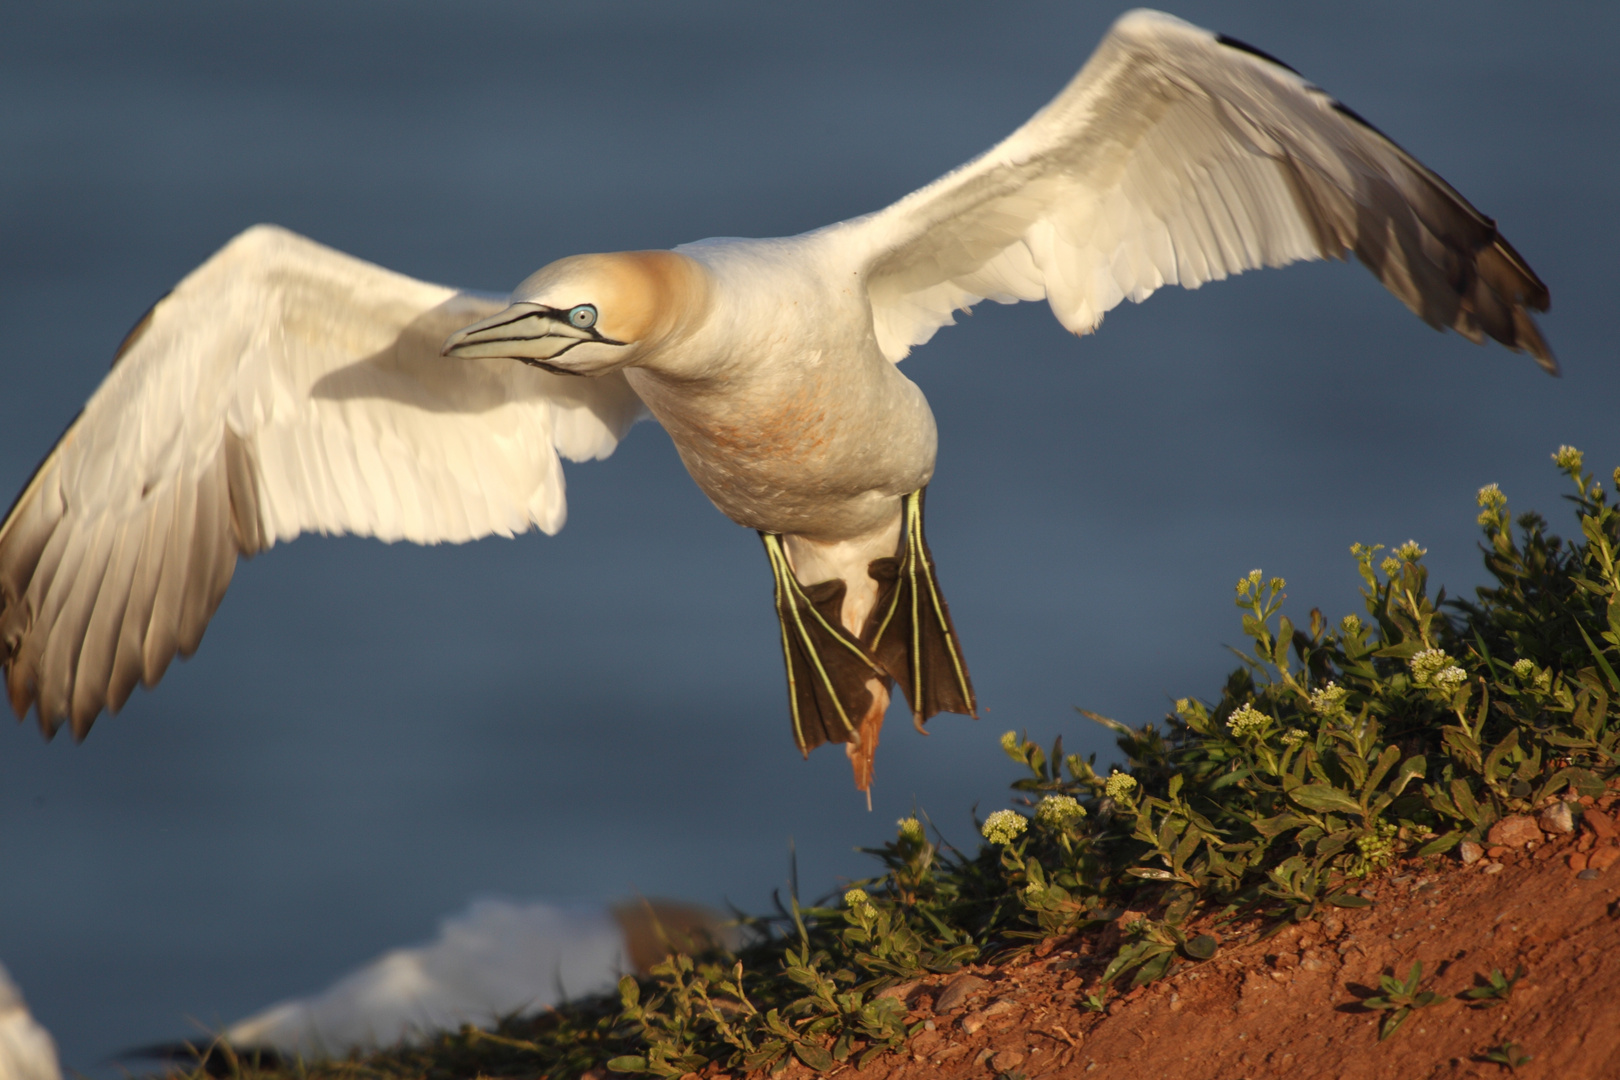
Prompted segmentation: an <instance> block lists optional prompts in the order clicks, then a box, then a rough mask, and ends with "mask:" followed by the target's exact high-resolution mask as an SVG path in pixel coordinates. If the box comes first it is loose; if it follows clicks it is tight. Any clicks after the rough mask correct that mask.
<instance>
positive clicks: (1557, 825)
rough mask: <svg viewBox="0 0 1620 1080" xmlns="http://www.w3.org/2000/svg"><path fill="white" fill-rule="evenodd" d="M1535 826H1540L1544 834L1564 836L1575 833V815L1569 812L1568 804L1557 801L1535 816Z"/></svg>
mask: <svg viewBox="0 0 1620 1080" xmlns="http://www.w3.org/2000/svg"><path fill="white" fill-rule="evenodd" d="M1536 824H1537V825H1539V826H1541V831H1542V832H1544V833H1552V834H1554V835H1555V836H1566V835H1568V834H1569V833H1572V832H1574V831H1575V815H1574V813H1573V812H1571V811H1570V808H1569V803H1567V802H1564V801H1563V800H1559V801H1558V802H1555V803H1553V804H1552V805H1551V806H1549V807H1547V808H1546V809H1545V810H1543V811H1542V812H1541V813H1540V814H1538V815H1537V816H1536Z"/></svg>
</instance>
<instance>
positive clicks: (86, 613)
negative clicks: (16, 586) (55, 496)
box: [38, 519, 113, 729]
mask: <svg viewBox="0 0 1620 1080" xmlns="http://www.w3.org/2000/svg"><path fill="white" fill-rule="evenodd" d="M112 532H113V529H112V527H111V523H110V522H107V521H106V520H105V519H103V520H102V521H101V522H98V523H97V525H96V527H95V528H94V529H92V530H87V531H86V532H82V533H80V534H78V535H79V536H82V537H83V540H82V542H80V543H78V544H70V545H69V547H68V549H67V551H66V552H65V553H64V555H63V560H62V569H63V571H65V572H64V573H59V574H58V575H57V577H56V580H55V581H54V582H53V583H52V589H51V592H50V594H49V597H48V599H47V603H46V604H45V605H44V607H43V608H42V609H41V619H40V623H41V626H40V634H41V636H42V637H43V638H44V648H43V649H42V650H41V653H40V659H39V683H38V687H39V704H38V708H39V715H40V717H41V719H46V720H48V722H49V723H50V725H51V727H52V728H53V729H54V728H55V727H57V726H58V725H59V724H60V723H61V722H62V721H63V720H64V719H71V717H72V712H73V678H74V675H75V673H76V672H77V670H78V663H79V655H80V651H81V649H80V646H81V643H82V641H83V635H84V631H85V627H86V626H87V625H88V624H89V622H90V615H91V612H92V611H93V610H94V606H95V602H96V594H97V593H98V592H99V591H100V589H101V582H102V579H103V578H104V577H105V576H106V573H107V560H108V558H109V557H110V555H111V554H112V551H111V549H112ZM47 627H48V628H49V629H48V630H47V629H46V628H47Z"/></svg>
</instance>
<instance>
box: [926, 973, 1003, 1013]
mask: <svg viewBox="0 0 1620 1080" xmlns="http://www.w3.org/2000/svg"><path fill="white" fill-rule="evenodd" d="M989 986H990V984H989V983H987V982H985V981H984V980H983V979H981V978H979V977H978V976H977V975H958V976H957V977H956V978H954V979H952V980H951V983H950V985H949V986H947V987H945V991H944V992H943V993H942V994H940V995H939V1000H938V1001H936V1002H934V1011H935V1012H937V1013H948V1012H950V1011H951V1010H952V1009H959V1008H961V1007H962V1006H963V1005H965V1004H967V999H968V998H970V997H972V996H973V995H974V994H980V993H983V992H984V991H985V990H987V989H988V988H989Z"/></svg>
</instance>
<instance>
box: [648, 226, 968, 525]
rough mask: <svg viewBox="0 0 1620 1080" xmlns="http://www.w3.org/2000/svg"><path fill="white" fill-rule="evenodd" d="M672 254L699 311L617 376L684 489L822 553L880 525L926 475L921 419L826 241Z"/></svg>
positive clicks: (858, 292) (719, 243) (927, 430)
mask: <svg viewBox="0 0 1620 1080" xmlns="http://www.w3.org/2000/svg"><path fill="white" fill-rule="evenodd" d="M676 252H677V253H678V254H681V255H683V256H685V257H687V258H690V259H692V260H693V261H694V262H695V263H697V264H699V265H700V266H701V267H702V272H703V273H705V274H707V275H708V276H709V277H710V278H711V279H712V281H713V285H712V288H711V292H712V295H713V297H714V299H713V301H712V305H713V306H712V307H711V309H710V311H709V315H708V318H707V320H706V321H705V323H704V325H703V327H702V328H701V329H700V330H698V331H697V332H695V333H694V334H693V335H692V336H691V338H690V339H688V340H686V341H683V342H682V343H681V344H680V345H679V346H678V347H676V348H672V349H668V350H661V351H660V353H659V354H658V356H656V357H655V358H652V359H649V360H648V361H646V362H645V363H642V364H638V365H636V366H633V367H630V368H627V369H626V371H625V376H626V378H627V379H629V381H630V386H631V388H632V389H634V390H635V391H636V393H637V395H638V396H640V398H641V400H642V401H644V402H646V404H647V408H648V411H650V412H651V413H652V414H653V416H654V417H656V418H657V420H658V422H659V423H660V424H662V425H663V426H664V429H665V430H666V431H668V432H669V435H670V438H671V439H672V440H673V441H674V443H675V447H676V449H677V450H679V451H680V455H681V460H682V461H683V462H685V464H686V468H687V471H688V472H690V473H691V474H692V479H693V480H695V481H697V485H698V487H700V488H701V489H702V490H703V493H704V494H705V495H707V496H708V497H709V498H710V499H711V500H713V502H714V504H715V505H716V506H717V507H719V508H720V510H721V512H722V513H724V514H725V515H726V516H727V517H729V518H731V519H732V520H733V521H735V522H737V523H738V524H739V525H745V526H747V527H748V528H751V529H758V530H760V531H761V532H767V533H779V534H787V535H794V536H799V537H803V538H805V539H806V540H811V541H816V542H819V543H838V542H843V541H850V540H854V539H857V538H861V537H865V536H868V535H870V534H872V533H874V532H881V531H883V530H886V529H889V528H890V527H891V526H894V525H896V524H897V523H898V522H899V520H900V497H901V496H903V495H905V494H906V493H908V492H912V491H916V490H917V489H918V488H920V487H923V486H924V485H925V484H927V483H928V480H929V478H930V477H931V476H932V475H933V471H934V454H935V450H936V448H937V443H938V436H937V433H936V431H935V428H934V416H933V413H932V411H930V409H929V407H928V401H927V399H926V398H924V397H923V393H922V391H921V390H920V389H918V387H917V385H916V384H915V383H913V382H912V381H911V380H910V379H908V378H906V376H905V375H904V374H902V373H901V371H900V369H899V368H898V367H896V366H895V365H894V364H893V363H892V362H891V361H889V360H888V359H887V358H885V357H884V355H883V353H882V351H881V350H880V349H879V348H878V345H877V341H876V338H875V337H874V335H873V333H872V329H871V327H872V317H871V309H870V304H869V303H868V301H867V299H866V295H865V290H864V289H863V288H860V282H859V276H858V275H859V267H858V266H853V265H847V264H848V263H849V262H850V261H851V260H847V259H846V260H839V258H838V255H839V253H840V252H839V246H838V244H837V243H836V238H835V237H829V236H828V235H826V234H825V233H811V234H809V235H808V236H803V237H794V238H791V239H788V240H710V241H704V242H701V243H697V244H691V245H687V246H685V247H682V248H677V249H676ZM841 261H842V262H843V263H845V265H840V262H841ZM886 554H893V545H892V544H891V545H890V548H889V551H888V552H886Z"/></svg>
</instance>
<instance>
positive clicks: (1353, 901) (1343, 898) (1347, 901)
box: [1327, 892, 1373, 908]
mask: <svg viewBox="0 0 1620 1080" xmlns="http://www.w3.org/2000/svg"><path fill="white" fill-rule="evenodd" d="M1327 902H1328V903H1330V904H1332V905H1333V906H1334V907H1348V908H1361V907H1372V905H1373V902H1372V901H1371V900H1369V899H1367V898H1366V897H1365V896H1357V895H1356V894H1355V893H1349V892H1336V893H1334V894H1333V895H1331V896H1329V897H1328V898H1327Z"/></svg>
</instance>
